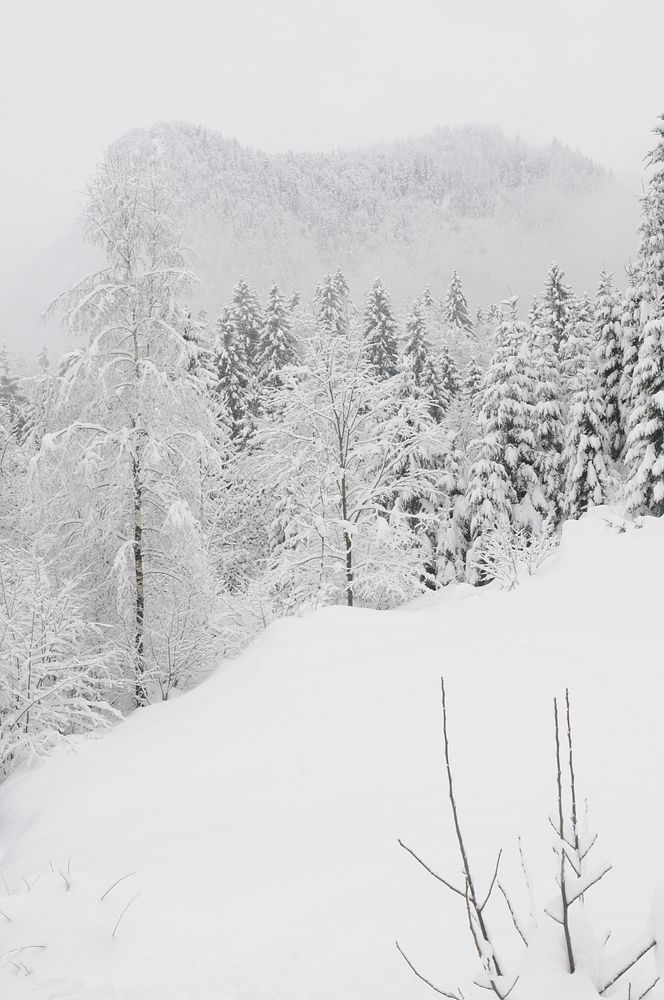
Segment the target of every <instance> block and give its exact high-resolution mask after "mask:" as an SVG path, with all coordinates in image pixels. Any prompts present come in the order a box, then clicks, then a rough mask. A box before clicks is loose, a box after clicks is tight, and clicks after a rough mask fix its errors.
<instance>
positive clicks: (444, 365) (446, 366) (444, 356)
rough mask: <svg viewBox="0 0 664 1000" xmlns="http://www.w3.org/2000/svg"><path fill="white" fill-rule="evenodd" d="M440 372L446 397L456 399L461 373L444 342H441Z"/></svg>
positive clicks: (439, 353)
mask: <svg viewBox="0 0 664 1000" xmlns="http://www.w3.org/2000/svg"><path fill="white" fill-rule="evenodd" d="M438 374H439V379H440V385H441V387H442V390H443V393H444V395H445V397H446V399H447V400H452V399H454V397H455V396H456V395H457V393H458V392H459V388H460V380H459V373H458V371H457V367H456V365H455V364H454V360H453V358H452V355H451V354H450V352H449V350H448V348H447V345H446V344H444V343H443V344H441V346H440V350H439V352H438Z"/></svg>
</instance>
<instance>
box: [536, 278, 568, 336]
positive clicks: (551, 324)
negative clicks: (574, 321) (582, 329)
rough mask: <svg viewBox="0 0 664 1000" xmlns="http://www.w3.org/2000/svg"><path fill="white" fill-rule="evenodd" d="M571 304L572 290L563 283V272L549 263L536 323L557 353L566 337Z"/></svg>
mask: <svg viewBox="0 0 664 1000" xmlns="http://www.w3.org/2000/svg"><path fill="white" fill-rule="evenodd" d="M572 304H573V295H572V290H571V288H570V287H569V285H566V284H565V274H564V272H563V271H562V269H561V268H560V267H559V265H558V264H555V263H554V264H551V266H550V268H549V271H548V274H547V276H546V281H545V283H544V289H543V291H542V296H541V300H540V309H541V314H540V316H539V317H538V325H540V326H541V327H542V329H543V330H545V331H546V333H547V334H548V336H549V337H550V339H551V343H552V344H553V346H554V348H555V350H556V351H557V352H558V354H560V352H561V349H562V346H563V344H564V342H565V339H566V337H567V332H568V327H569V322H570V319H571V310H572Z"/></svg>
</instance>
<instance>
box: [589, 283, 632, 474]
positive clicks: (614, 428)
mask: <svg viewBox="0 0 664 1000" xmlns="http://www.w3.org/2000/svg"><path fill="white" fill-rule="evenodd" d="M621 311H622V310H621V305H620V297H619V295H618V293H617V292H616V290H615V288H614V286H613V278H612V276H611V275H610V274H608V272H607V271H606V270H603V271H602V273H601V275H600V279H599V287H598V289H597V299H596V302H595V313H594V328H595V341H596V343H597V351H598V362H599V378H600V386H601V388H602V392H603V395H604V418H605V420H606V430H607V434H608V439H609V446H610V452H611V457H612V458H613V460H614V461H616V460H617V459H618V458H619V457H620V454H621V452H622V449H623V444H624V440H625V437H624V433H623V425H622V417H621V413H620V380H621V377H622V332H621V328H620V316H621Z"/></svg>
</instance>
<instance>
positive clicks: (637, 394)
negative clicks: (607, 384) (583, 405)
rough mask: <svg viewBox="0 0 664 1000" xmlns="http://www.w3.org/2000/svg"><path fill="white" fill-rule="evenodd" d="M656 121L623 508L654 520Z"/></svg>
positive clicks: (661, 153) (661, 308)
mask: <svg viewBox="0 0 664 1000" xmlns="http://www.w3.org/2000/svg"><path fill="white" fill-rule="evenodd" d="M660 123H661V124H658V125H657V127H656V129H655V133H656V135H657V145H656V146H655V148H654V150H653V151H652V153H651V154H650V157H649V163H650V166H651V167H652V175H651V177H650V181H649V185H648V189H647V191H646V194H645V197H644V198H643V204H642V217H641V218H642V221H641V227H640V235H641V240H640V247H639V256H638V271H639V277H640V284H639V295H640V297H641V309H640V314H641V323H642V327H641V337H640V344H639V354H638V360H637V362H636V365H635V367H634V375H633V378H632V391H631V403H632V412H631V414H630V420H629V433H628V438H627V454H626V458H625V462H626V465H627V468H628V472H629V480H628V484H627V506H628V509H629V510H630V511H632V512H633V513H650V514H655V515H658V516H659V515H661V514H663V513H664V116H662V118H661V119H660Z"/></svg>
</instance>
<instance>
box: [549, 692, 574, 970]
mask: <svg viewBox="0 0 664 1000" xmlns="http://www.w3.org/2000/svg"><path fill="white" fill-rule="evenodd" d="M553 718H554V725H555V734H556V781H557V786H558V827H559V830H558V832H559V835H560V840H561V847H560V896H561V902H562V925H563V932H564V934H565V948H566V951H567V963H568V965H569V971H570V972H571V973H573V972H574V951H573V950H572V935H571V933H570V928H569V903H568V901H567V888H566V885H565V851H564V848H563V846H562V841H564V839H565V819H564V812H563V777H562V769H561V766H560V725H559V722H558V699H557V698H554V700H553Z"/></svg>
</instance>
